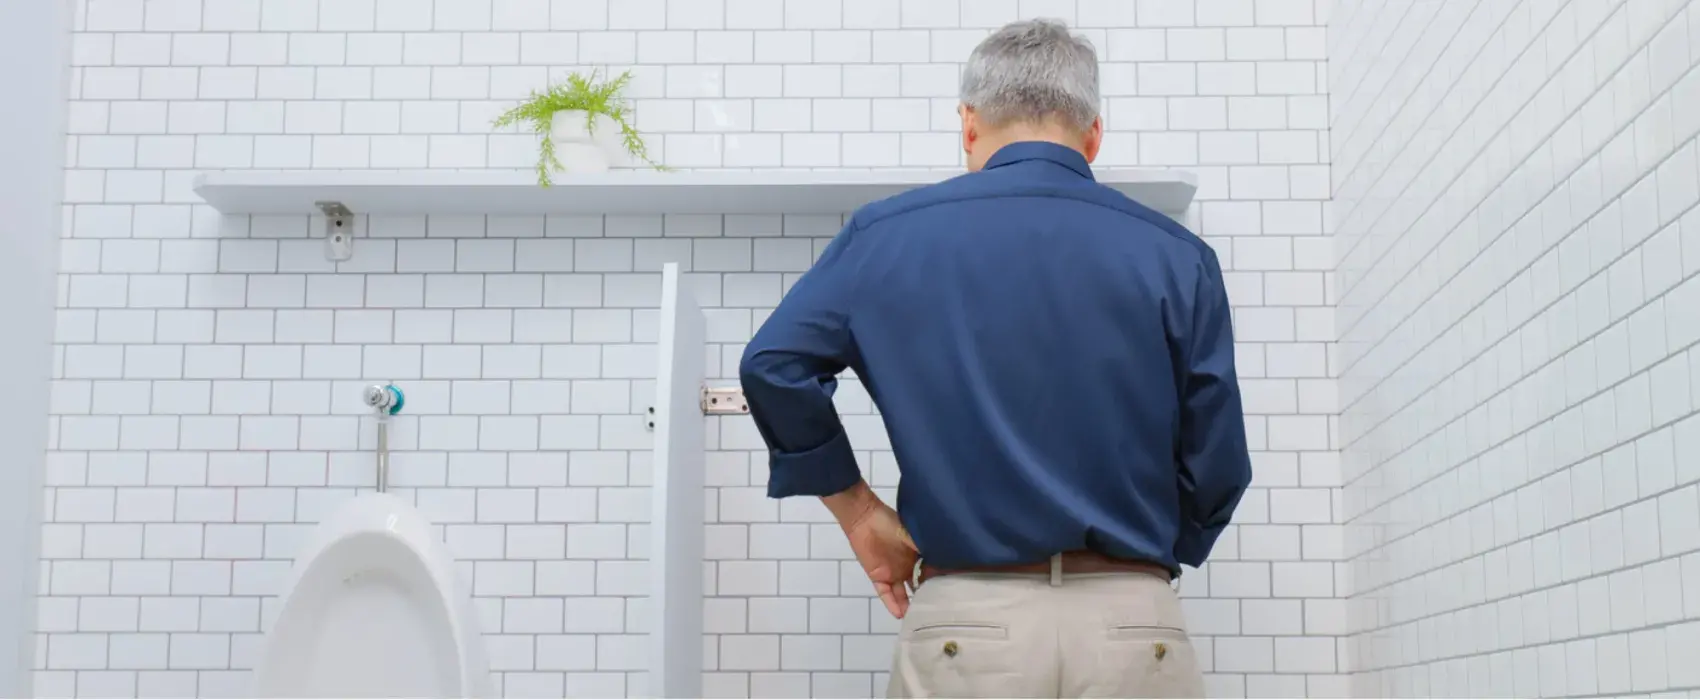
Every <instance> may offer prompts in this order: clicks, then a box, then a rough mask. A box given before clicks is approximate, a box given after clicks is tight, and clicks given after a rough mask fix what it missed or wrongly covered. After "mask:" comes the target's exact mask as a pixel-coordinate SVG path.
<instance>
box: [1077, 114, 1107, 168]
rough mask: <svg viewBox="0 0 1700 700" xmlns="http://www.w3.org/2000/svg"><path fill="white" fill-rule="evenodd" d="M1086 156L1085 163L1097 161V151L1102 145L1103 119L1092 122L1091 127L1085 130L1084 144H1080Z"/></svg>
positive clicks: (1099, 118)
mask: <svg viewBox="0 0 1700 700" xmlns="http://www.w3.org/2000/svg"><path fill="white" fill-rule="evenodd" d="M1081 145H1082V149H1081V150H1082V151H1083V152H1084V153H1085V154H1086V162H1088V163H1090V162H1092V161H1094V160H1097V159H1098V149H1099V148H1100V147H1102V146H1103V145H1104V118H1103V117H1101V116H1100V117H1098V118H1097V119H1093V120H1092V127H1091V128H1089V129H1087V130H1086V143H1084V144H1081Z"/></svg>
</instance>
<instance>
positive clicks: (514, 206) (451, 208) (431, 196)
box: [195, 168, 1198, 215]
mask: <svg viewBox="0 0 1700 700" xmlns="http://www.w3.org/2000/svg"><path fill="white" fill-rule="evenodd" d="M955 174H956V173H955V172H954V171H940V170H791V171H784V170H768V171H701V170H699V171H678V172H658V171H654V170H616V171H610V172H607V173H602V174H598V175H577V176H573V175H561V176H558V177H556V178H555V184H554V186H553V187H547V188H544V187H538V186H537V183H536V179H535V176H534V175H532V174H531V173H520V172H512V171H441V170H438V171H429V170H427V171H401V172H395V171H375V170H304V171H275V172H268V171H242V170H231V171H221V172H209V173H204V174H202V175H201V176H200V177H199V178H197V179H196V181H195V194H197V195H200V197H201V198H202V199H204V200H206V202H207V204H210V205H212V207H213V208H214V209H217V210H218V211H220V212H222V213H225V214H315V213H318V212H319V211H320V210H319V207H318V206H317V204H316V203H317V202H341V203H342V204H343V205H344V206H346V207H348V208H349V210H351V211H353V212H354V213H355V214H381V215H423V214H512V215H541V214H839V213H848V212H852V211H855V210H856V209H857V208H858V207H860V206H862V205H863V204H867V203H868V202H872V201H875V200H879V199H883V198H885V197H889V196H891V195H894V194H897V193H899V192H903V191H905V190H908V189H911V188H913V187H916V186H919V185H926V184H930V183H934V182H938V181H940V180H943V179H946V178H948V177H951V176H952V175H955ZM1094 174H1095V175H1096V177H1097V178H1098V181H1099V182H1102V183H1104V184H1106V185H1109V186H1111V187H1114V188H1116V189H1117V190H1120V191H1121V192H1123V193H1125V194H1127V195H1128V196H1129V197H1132V198H1133V199H1134V200H1136V201H1138V202H1140V203H1141V204H1144V205H1145V206H1148V207H1151V208H1153V209H1156V210H1158V211H1161V212H1165V213H1169V214H1176V213H1179V212H1183V211H1186V208H1187V206H1188V205H1190V204H1191V203H1192V195H1193V193H1194V192H1195V191H1197V189H1198V181H1197V178H1195V177H1194V176H1193V175H1192V173H1189V172H1185V171H1180V170H1161V169H1151V168H1104V169H1099V170H1096V171H1095V172H1094Z"/></svg>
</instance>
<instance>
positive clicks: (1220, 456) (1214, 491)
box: [1175, 251, 1251, 567]
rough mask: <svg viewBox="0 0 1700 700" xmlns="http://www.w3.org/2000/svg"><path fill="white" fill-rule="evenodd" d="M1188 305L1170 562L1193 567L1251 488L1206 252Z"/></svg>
mask: <svg viewBox="0 0 1700 700" xmlns="http://www.w3.org/2000/svg"><path fill="white" fill-rule="evenodd" d="M1195 289H1196V291H1195V293H1194V299H1193V302H1194V304H1193V314H1192V323H1191V332H1190V334H1189V336H1190V337H1189V338H1188V339H1187V340H1188V342H1187V350H1186V356H1185V359H1184V368H1185V369H1184V372H1183V375H1182V390H1181V444H1180V477H1179V485H1180V492H1181V502H1182V513H1181V519H1182V523H1181V533H1180V537H1179V539H1178V541H1177V542H1176V543H1175V559H1176V560H1177V561H1179V562H1180V563H1182V564H1186V565H1188V566H1193V567H1197V566H1200V565H1202V564H1203V563H1204V560H1205V559H1206V558H1208V557H1209V556H1210V550H1211V548H1212V547H1214V546H1215V544H1216V539H1217V538H1218V537H1220V536H1221V535H1222V531H1223V530H1224V529H1225V528H1227V526H1228V522H1229V521H1230V520H1231V519H1232V518H1233V515H1234V509H1235V508H1236V507H1238V506H1239V503H1240V498H1241V497H1242V496H1244V495H1245V491H1246V488H1247V487H1248V486H1250V485H1251V455H1250V454H1249V452H1248V450H1247V448H1246V437H1245V414H1244V410H1243V409H1242V408H1241V405H1240V386H1239V378H1238V376H1237V375H1236V372H1235V370H1234V332H1233V323H1232V320H1231V317H1230V310H1229V307H1228V293H1227V289H1226V288H1225V287H1224V285H1223V283H1222V271H1221V268H1220V267H1219V265H1218V263H1217V262H1216V256H1215V255H1214V254H1213V253H1211V252H1209V251H1206V252H1205V255H1204V260H1203V261H1202V264H1201V270H1200V276H1199V279H1198V284H1197V286H1196V288H1195Z"/></svg>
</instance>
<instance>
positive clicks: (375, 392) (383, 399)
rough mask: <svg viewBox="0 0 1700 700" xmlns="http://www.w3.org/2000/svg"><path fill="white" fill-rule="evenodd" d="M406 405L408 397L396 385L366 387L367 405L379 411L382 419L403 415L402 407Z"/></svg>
mask: <svg viewBox="0 0 1700 700" xmlns="http://www.w3.org/2000/svg"><path fill="white" fill-rule="evenodd" d="M406 403H407V397H406V396H404V395H403V394H402V393H401V389H399V388H397V387H396V385H394V384H373V385H372V386H369V387H366V405H367V406H371V407H372V409H373V410H375V411H377V412H378V415H379V416H380V417H383V416H393V415H395V414H397V413H401V407H402V406H404V405H406Z"/></svg>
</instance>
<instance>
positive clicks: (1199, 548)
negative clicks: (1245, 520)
mask: <svg viewBox="0 0 1700 700" xmlns="http://www.w3.org/2000/svg"><path fill="white" fill-rule="evenodd" d="M1227 528H1228V526H1227V525H1226V524H1222V525H1217V526H1215V527H1200V526H1199V525H1198V524H1197V523H1194V522H1192V521H1191V520H1190V519H1189V520H1187V521H1186V522H1184V523H1182V524H1181V532H1180V536H1179V537H1177V538H1175V561H1177V562H1179V563H1182V564H1185V565H1187V566H1190V567H1192V568H1194V569H1196V568H1198V567H1201V566H1204V560H1205V559H1208V558H1209V557H1210V550H1211V549H1213V548H1215V546H1216V538H1218V537H1221V536H1222V531H1223V530H1226V529H1227Z"/></svg>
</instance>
